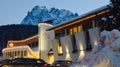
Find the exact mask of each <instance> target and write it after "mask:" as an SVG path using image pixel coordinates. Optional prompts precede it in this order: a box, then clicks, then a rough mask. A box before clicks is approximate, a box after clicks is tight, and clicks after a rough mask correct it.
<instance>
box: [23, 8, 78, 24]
mask: <svg viewBox="0 0 120 67" xmlns="http://www.w3.org/2000/svg"><path fill="white" fill-rule="evenodd" d="M76 17H78V14H77V13H75V14H74V13H72V12H70V11H69V10H65V9H57V8H50V9H47V8H46V7H45V6H35V7H34V8H33V9H32V10H31V11H30V12H28V14H27V16H26V17H25V18H24V19H23V20H22V22H21V24H25V25H37V24H38V23H39V22H45V21H49V20H52V24H54V25H56V24H58V23H61V22H64V21H68V20H71V19H73V18H76Z"/></svg>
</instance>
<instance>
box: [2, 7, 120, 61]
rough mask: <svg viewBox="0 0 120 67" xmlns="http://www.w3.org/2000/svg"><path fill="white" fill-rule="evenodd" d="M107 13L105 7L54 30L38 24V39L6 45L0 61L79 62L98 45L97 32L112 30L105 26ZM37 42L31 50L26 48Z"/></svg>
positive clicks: (33, 38)
mask: <svg viewBox="0 0 120 67" xmlns="http://www.w3.org/2000/svg"><path fill="white" fill-rule="evenodd" d="M110 12H111V11H110V9H109V7H108V6H104V7H101V8H99V9H96V10H94V11H91V12H89V13H87V14H84V15H81V16H80V17H78V18H76V19H73V20H70V21H68V22H64V23H61V24H58V25H56V26H53V25H52V24H49V23H39V24H38V28H39V30H38V32H39V33H38V35H36V36H33V37H30V38H28V39H25V40H20V41H9V42H8V46H7V48H5V49H3V50H2V52H3V58H4V59H13V58H19V57H24V58H26V57H27V58H41V59H43V60H45V61H46V62H48V63H52V62H54V61H55V60H71V61H81V60H82V59H83V57H84V56H85V54H87V53H89V52H90V51H91V50H92V48H93V47H94V46H95V45H97V44H98V38H99V33H100V31H102V30H104V29H107V30H111V29H113V28H114V25H113V27H111V28H109V27H108V26H107V25H109V24H106V23H105V22H108V21H109V19H108V18H106V17H109V16H110ZM119 15H120V14H119ZM111 22H112V21H111ZM118 29H119V28H118ZM37 42H38V44H35V45H34V46H35V48H34V47H30V46H29V45H30V44H31V43H37ZM32 46H33V45H32ZM34 49H35V50H36V49H37V50H36V51H34Z"/></svg>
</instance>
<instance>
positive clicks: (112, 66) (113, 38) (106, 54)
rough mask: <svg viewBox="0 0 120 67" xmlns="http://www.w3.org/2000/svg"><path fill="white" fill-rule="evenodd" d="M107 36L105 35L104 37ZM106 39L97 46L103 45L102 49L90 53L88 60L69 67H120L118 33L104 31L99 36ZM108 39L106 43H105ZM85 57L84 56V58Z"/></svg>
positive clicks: (119, 37)
mask: <svg viewBox="0 0 120 67" xmlns="http://www.w3.org/2000/svg"><path fill="white" fill-rule="evenodd" d="M108 33H109V34H108ZM104 34H107V35H104ZM102 36H107V37H108V38H105V39H103V40H104V41H101V42H103V43H100V44H98V45H103V46H104V47H102V49H99V51H98V49H96V50H97V52H96V53H94V52H95V51H94V52H92V53H91V54H92V56H91V57H89V60H87V61H86V59H83V60H82V61H81V63H79V64H76V65H75V64H73V65H71V66H70V67H119V66H120V63H119V62H120V31H118V30H116V29H114V30H112V31H109V32H108V31H104V32H101V34H100V39H101V38H102ZM106 39H108V41H106ZM85 57H86V56H85Z"/></svg>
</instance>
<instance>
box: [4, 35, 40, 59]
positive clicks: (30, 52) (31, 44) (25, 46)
mask: <svg viewBox="0 0 120 67" xmlns="http://www.w3.org/2000/svg"><path fill="white" fill-rule="evenodd" d="M2 52H3V60H5V59H15V58H39V52H38V35H35V36H32V37H29V38H27V39H24V40H10V41H8V44H7V48H4V49H3V50H2Z"/></svg>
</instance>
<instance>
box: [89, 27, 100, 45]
mask: <svg viewBox="0 0 120 67" xmlns="http://www.w3.org/2000/svg"><path fill="white" fill-rule="evenodd" d="M99 33H100V30H99V28H98V27H95V28H92V29H89V35H90V41H91V44H92V47H94V46H95V45H97V44H98V41H99Z"/></svg>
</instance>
